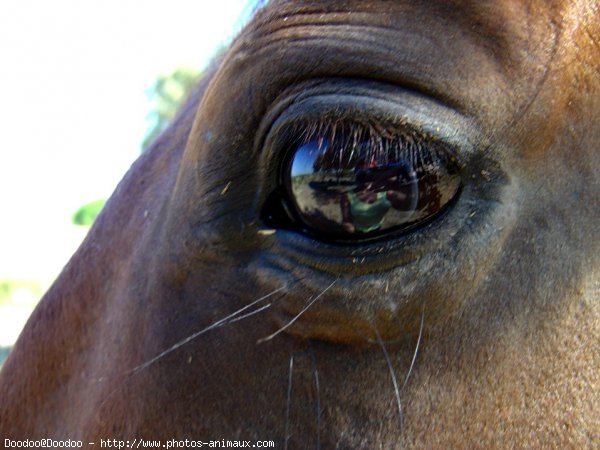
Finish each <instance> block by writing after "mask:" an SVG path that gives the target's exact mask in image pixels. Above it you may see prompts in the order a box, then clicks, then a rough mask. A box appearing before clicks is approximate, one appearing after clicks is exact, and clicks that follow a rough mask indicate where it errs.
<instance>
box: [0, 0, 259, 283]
mask: <svg viewBox="0 0 600 450" xmlns="http://www.w3.org/2000/svg"><path fill="white" fill-rule="evenodd" d="M246 3H247V2H246V0H218V1H201V0H196V1H194V0H169V1H164V0H162V1H160V2H159V1H153V0H152V1H148V0H145V1H127V0H102V1H91V0H71V1H68V0H52V1H47V0H37V1H27V0H1V1H0V136H1V142H2V143H1V144H0V279H2V278H20V279H43V280H48V281H50V280H51V279H52V278H53V277H54V276H56V274H57V273H58V271H59V270H60V269H61V268H62V265H63V264H64V263H66V261H67V259H68V257H69V255H70V254H71V253H72V252H73V250H74V249H75V247H76V245H77V243H78V241H79V239H80V238H81V237H82V233H83V232H82V230H80V229H78V228H77V227H75V226H71V225H70V220H71V216H72V214H73V213H74V212H75V211H76V210H77V209H78V208H79V207H80V206H81V205H83V204H85V203H87V202H89V201H92V200H96V199H99V198H106V197H108V196H109V195H110V193H111V192H112V190H113V189H114V187H115V185H116V184H117V182H118V181H119V180H120V179H121V177H122V176H123V174H124V172H125V171H126V170H127V168H128V167H129V165H130V164H131V163H132V161H133V160H134V159H135V158H136V157H137V156H139V153H140V143H141V140H142V137H143V135H144V132H145V130H146V126H147V123H146V115H147V113H148V111H149V107H150V106H149V104H148V101H147V99H146V96H145V94H144V91H145V90H146V89H147V88H149V87H150V86H151V85H152V84H153V81H154V80H155V79H156V77H157V76H158V75H159V74H161V73H170V72H172V71H173V70H174V69H176V68H177V67H181V66H190V67H197V68H201V67H203V66H204V65H205V64H206V62H207V60H209V59H210V57H211V56H212V54H213V53H214V51H215V48H216V47H218V46H219V45H222V43H224V42H225V41H227V40H228V38H230V37H231V36H232V34H233V33H234V32H237V31H239V26H240V23H241V21H243V19H240V15H247V14H248V12H249V11H248V7H247V6H246Z"/></svg>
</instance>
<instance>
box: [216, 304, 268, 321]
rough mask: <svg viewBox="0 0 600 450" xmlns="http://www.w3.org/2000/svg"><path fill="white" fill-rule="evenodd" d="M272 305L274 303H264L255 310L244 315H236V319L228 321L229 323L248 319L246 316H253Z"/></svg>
mask: <svg viewBox="0 0 600 450" xmlns="http://www.w3.org/2000/svg"><path fill="white" fill-rule="evenodd" d="M271 305H272V303H267V304H266V305H263V306H261V307H260V308H257V309H255V310H254V311H250V312H249V313H247V314H244V315H242V316H239V317H236V318H234V319H231V320H230V321H228V322H227V324H230V323H234V322H238V321H240V320H244V319H246V318H248V317H250V316H253V315H254V314H258V313H259V312H261V311H264V310H265V309H267V308H270V307H271Z"/></svg>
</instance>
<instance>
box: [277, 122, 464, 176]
mask: <svg viewBox="0 0 600 450" xmlns="http://www.w3.org/2000/svg"><path fill="white" fill-rule="evenodd" d="M283 140H284V142H287V145H288V146H290V147H299V146H301V145H303V144H306V143H308V142H316V143H317V145H318V147H319V149H323V148H324V147H325V146H326V147H327V148H326V150H324V153H326V157H327V158H328V159H330V160H331V161H336V164H335V165H336V167H337V168H338V169H340V170H342V169H349V168H352V167H353V166H354V164H355V163H356V159H357V158H360V159H363V160H364V159H366V160H371V161H376V162H377V163H378V164H380V165H386V164H389V163H390V162H392V161H398V160H403V161H407V162H408V163H409V164H411V166H413V167H416V168H418V167H427V166H436V165H440V164H443V165H445V164H452V165H454V166H455V167H457V168H458V167H459V164H458V161H457V158H456V157H455V156H454V154H455V150H454V149H453V148H452V147H451V146H449V145H447V144H446V143H444V142H443V141H440V140H439V139H437V138H435V137H433V136H431V135H429V134H427V133H425V132H423V131H421V130H419V129H416V128H415V127H413V126H410V125H408V124H400V125H397V124H395V125H394V126H390V125H388V124H384V123H382V122H377V121H358V120H351V121H348V120H339V119H338V120H327V119H326V118H324V119H321V120H319V121H313V122H303V121H302V122H295V123H294V124H293V125H292V126H290V127H289V128H288V129H287V131H286V133H285V135H284V139H283Z"/></svg>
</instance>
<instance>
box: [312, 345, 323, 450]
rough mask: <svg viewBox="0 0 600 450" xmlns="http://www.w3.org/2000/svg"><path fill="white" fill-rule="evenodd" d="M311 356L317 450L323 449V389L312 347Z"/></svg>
mask: <svg viewBox="0 0 600 450" xmlns="http://www.w3.org/2000/svg"><path fill="white" fill-rule="evenodd" d="M310 350H311V352H310V355H311V360H312V363H313V373H314V374H315V390H316V400H317V410H316V414H317V417H316V418H317V450H319V449H320V448H321V387H320V385H319V370H318V369H317V359H316V357H315V352H314V350H313V348H312V346H311V347H310Z"/></svg>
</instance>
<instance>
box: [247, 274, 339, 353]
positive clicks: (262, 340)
mask: <svg viewBox="0 0 600 450" xmlns="http://www.w3.org/2000/svg"><path fill="white" fill-rule="evenodd" d="M336 281H337V278H336V279H335V280H333V282H332V283H331V284H330V285H329V286H327V287H326V288H325V289H323V291H321V293H320V294H319V295H317V296H316V297H315V298H314V299H312V300H311V301H310V302H308V304H307V305H306V306H305V307H304V308H302V311H300V312H299V313H298V314H296V316H295V317H294V318H293V319H292V320H290V321H289V322H288V323H286V324H285V325H284V326H283V327H281V328H280V329H279V330H277V331H276V332H275V333H273V334H270V335H269V336H267V337H264V338H261V339H259V340H258V341H257V342H256V343H257V344H262V343H263V342H266V341H270V340H271V339H273V338H274V337H275V336H277V335H278V334H279V333H281V332H283V331H285V330H286V329H287V328H289V327H290V326H291V325H292V324H293V323H294V322H295V321H296V320H298V318H299V317H300V316H301V315H302V314H304V313H305V312H306V311H307V310H308V309H309V308H310V307H311V306H312V305H314V303H315V302H316V301H317V300H318V299H319V298H321V296H322V295H323V294H325V292H327V291H328V290H329V289H330V288H331V287H332V286H333V285H334V284H335V283H336Z"/></svg>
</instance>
